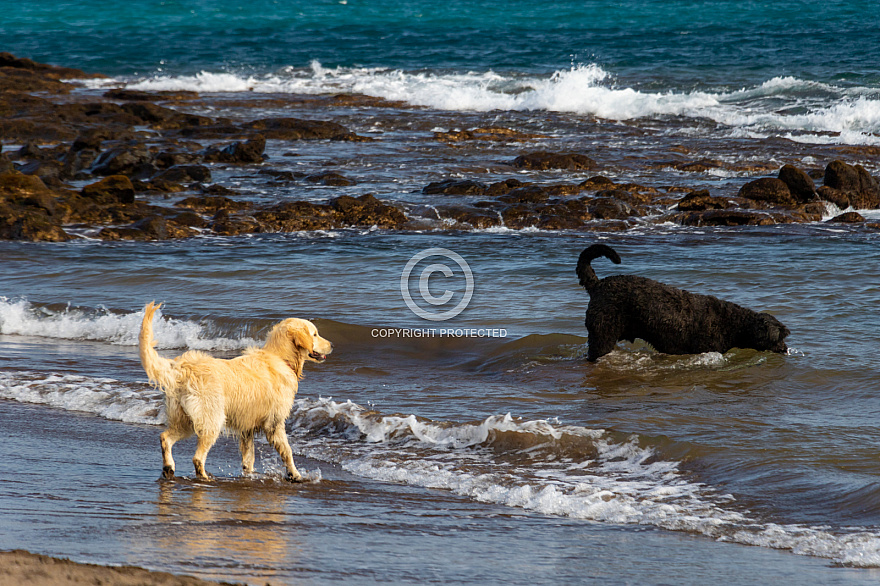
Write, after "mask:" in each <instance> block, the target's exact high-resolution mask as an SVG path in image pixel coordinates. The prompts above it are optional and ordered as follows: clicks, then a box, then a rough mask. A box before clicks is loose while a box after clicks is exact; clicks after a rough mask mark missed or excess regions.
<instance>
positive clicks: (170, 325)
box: [0, 296, 258, 351]
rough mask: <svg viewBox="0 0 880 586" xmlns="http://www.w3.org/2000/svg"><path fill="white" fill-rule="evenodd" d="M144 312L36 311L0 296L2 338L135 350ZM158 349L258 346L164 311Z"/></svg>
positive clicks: (157, 322)
mask: <svg viewBox="0 0 880 586" xmlns="http://www.w3.org/2000/svg"><path fill="white" fill-rule="evenodd" d="M143 317H144V313H143V310H139V311H136V312H132V313H126V314H118V313H111V312H109V311H107V310H106V309H104V308H98V309H97V310H95V311H85V310H81V309H75V308H71V307H67V308H66V309H64V310H63V311H51V310H49V309H47V308H45V307H36V306H33V305H32V304H31V303H29V302H28V301H27V300H26V299H17V300H13V299H9V298H7V297H2V296H0V334H7V335H19V336H41V337H44V338H56V339H62V340H94V341H99V342H107V343H109V344H114V345H120V346H136V345H137V343H138V333H139V332H140V327H141V321H142V320H143ZM153 325H154V330H155V332H154V335H155V338H156V341H157V347H158V348H160V349H162V348H165V349H167V348H190V349H197V350H218V351H223V350H239V349H243V348H247V347H248V346H253V345H257V344H258V342H257V341H256V340H254V339H252V338H242V339H231V338H226V337H223V336H214V335H211V334H209V333H208V332H207V331H206V328H205V324H202V323H197V322H193V321H186V320H175V319H167V318H163V316H162V315H161V310H160V311H159V313H158V317H157V318H156V319H155V321H154V322H153Z"/></svg>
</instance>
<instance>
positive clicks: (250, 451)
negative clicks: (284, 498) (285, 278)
mask: <svg viewBox="0 0 880 586" xmlns="http://www.w3.org/2000/svg"><path fill="white" fill-rule="evenodd" d="M159 307H161V305H158V304H156V303H148V304H147V306H146V307H145V308H144V320H143V322H142V323H141V333H140V338H139V342H140V355H141V364H142V365H143V367H144V371H146V373H147V376H148V377H149V379H150V382H151V383H153V384H154V385H156V386H157V387H159V388H160V389H161V390H162V391H163V392H164V393H165V408H166V411H167V416H168V425H167V427H166V429H165V431H164V432H162V434H161V436H160V441H161V445H162V461H163V467H162V475H163V476H164V477H165V478H168V479H171V478H174V459H173V458H172V457H171V447H172V446H173V445H174V443H175V442H177V441H178V440H181V439H184V438H186V437H189V436H191V435H193V434H195V435H196V436H198V446H197V447H196V453H195V455H194V456H193V465H194V466H195V470H196V475H197V476H198V477H199V478H201V479H203V480H208V479H210V476H209V475H208V474H207V473H206V472H205V458H206V457H207V455H208V451H209V450H210V449H211V446H213V445H214V442H216V441H217V438H218V437H219V436H220V433H221V432H222V431H223V430H224V429H227V430H230V431H233V432H235V433H236V434H237V435H238V438H239V448H240V449H241V465H242V469H243V471H244V473H245V474H247V473H250V472H252V471H253V468H254V434H255V433H256V432H258V431H260V430H262V431H263V433H265V434H266V439H268V440H269V443H271V444H272V445H273V446H274V447H275V449H276V450H277V451H278V454H279V455H280V456H281V459H282V460H284V464H285V465H286V466H287V479H288V480H291V481H293V482H299V481H301V480H302V475H301V474H300V473H299V471H298V470H297V469H296V466H294V464H293V454H292V451H291V449H290V444H289V443H288V441H287V433H286V432H285V430H284V422H285V420H286V419H287V417H288V415H290V410H291V408H292V407H293V399H294V397H295V396H296V391H297V386H298V383H299V379H300V378H302V369H303V364H304V363H305V362H306V361H307V360H311V361H313V362H322V361H323V360H324V359H325V358H326V357H327V354H330V352H332V351H333V344H331V343H330V342H329V341H327V340H325V339H324V338H322V337H321V336H319V335H318V330H317V328H316V327H315V326H314V324H312V323H311V322H309V321H306V320H303V319H286V320H284V321H282V322H281V323H278V324H276V325H275V326H274V327H273V328H272V330H271V331H270V332H269V336H268V339H267V340H266V343H265V344H264V345H263V347H262V348H248V349H247V350H246V351H245V352H244V354H243V355H241V356H238V357H236V358H232V359H231V360H223V359H219V358H214V357H213V356H210V355H208V354H205V353H204V352H198V351H195V350H192V351H189V352H186V353H184V354H181V355H180V356H178V357H177V358H174V359H172V360H169V359H167V358H163V357H161V356H159V354H158V353H157V352H156V350H155V348H154V346H155V345H156V342H155V341H154V340H153V317H154V316H155V313H156V311H157V310H158V309H159Z"/></svg>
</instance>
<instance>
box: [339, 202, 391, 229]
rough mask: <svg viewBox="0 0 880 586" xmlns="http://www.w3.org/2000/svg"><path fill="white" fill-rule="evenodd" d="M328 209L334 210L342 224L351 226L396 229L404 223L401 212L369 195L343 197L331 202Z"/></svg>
mask: <svg viewBox="0 0 880 586" xmlns="http://www.w3.org/2000/svg"><path fill="white" fill-rule="evenodd" d="M330 207H331V208H333V209H334V210H336V212H337V213H338V215H339V220H340V221H341V222H342V223H343V224H346V225H351V226H378V227H379V228H397V227H399V226H400V225H402V224H404V223H405V222H406V215H405V214H404V213H403V212H402V211H400V210H399V209H397V208H396V207H394V206H391V205H388V204H385V203H382V202H381V201H379V200H378V199H376V198H375V197H374V196H373V195H370V194H367V195H362V196H360V197H357V198H355V197H351V196H348V195H343V196H340V197H337V198H336V199H334V200H331V201H330Z"/></svg>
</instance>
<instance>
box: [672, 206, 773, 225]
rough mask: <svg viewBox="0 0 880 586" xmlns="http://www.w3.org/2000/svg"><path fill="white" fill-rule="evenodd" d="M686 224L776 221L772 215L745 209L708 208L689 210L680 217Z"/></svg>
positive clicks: (771, 222) (747, 223) (679, 219)
mask: <svg viewBox="0 0 880 586" xmlns="http://www.w3.org/2000/svg"><path fill="white" fill-rule="evenodd" d="M678 221H679V223H681V224H682V225H684V226H769V225H772V224H775V223H776V221H775V220H774V219H773V217H772V216H770V215H768V214H764V213H760V212H751V211H745V210H706V211H703V212H689V213H686V214H683V215H681V216H680V217H679V218H678Z"/></svg>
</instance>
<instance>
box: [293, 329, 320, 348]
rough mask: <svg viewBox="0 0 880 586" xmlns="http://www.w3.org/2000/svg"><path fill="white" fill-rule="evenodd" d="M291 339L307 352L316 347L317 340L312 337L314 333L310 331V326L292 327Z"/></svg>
mask: <svg viewBox="0 0 880 586" xmlns="http://www.w3.org/2000/svg"><path fill="white" fill-rule="evenodd" d="M290 339H291V340H293V345H294V346H296V347H297V348H301V349H303V350H305V351H306V352H311V351H312V350H314V349H315V342H314V340H313V339H312V335H311V334H310V333H309V330H308V328H304V327H296V328H292V329H291V330H290Z"/></svg>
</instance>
